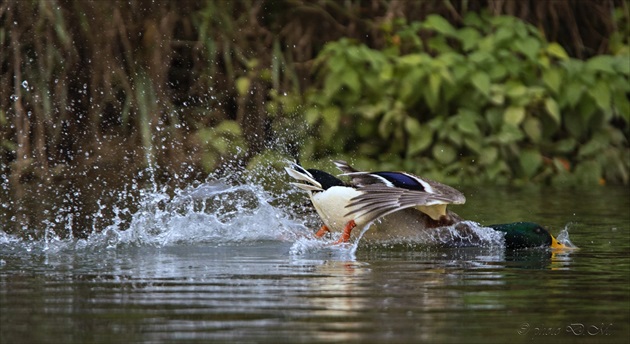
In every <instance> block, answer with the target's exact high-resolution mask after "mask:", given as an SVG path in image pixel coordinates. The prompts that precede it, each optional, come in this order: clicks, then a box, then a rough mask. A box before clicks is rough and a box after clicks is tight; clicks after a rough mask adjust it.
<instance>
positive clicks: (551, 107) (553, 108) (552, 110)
mask: <svg viewBox="0 0 630 344" xmlns="http://www.w3.org/2000/svg"><path fill="white" fill-rule="evenodd" d="M545 110H547V114H549V116H550V117H551V119H553V121H554V122H556V124H560V121H561V117H560V108H559V107H558V103H556V101H555V100H554V99H553V98H547V99H545Z"/></svg>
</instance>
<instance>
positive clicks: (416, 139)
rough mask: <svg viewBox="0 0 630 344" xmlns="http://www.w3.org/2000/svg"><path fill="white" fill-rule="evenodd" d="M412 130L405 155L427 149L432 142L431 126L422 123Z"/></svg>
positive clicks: (412, 154)
mask: <svg viewBox="0 0 630 344" xmlns="http://www.w3.org/2000/svg"><path fill="white" fill-rule="evenodd" d="M414 130H415V131H414V133H413V134H412V135H410V137H409V141H408V144H407V156H414V155H416V154H418V153H420V152H422V151H424V150H425V149H427V148H428V147H429V146H430V145H431V143H433V131H432V130H431V128H429V127H428V126H426V125H424V126H420V127H418V128H417V129H414Z"/></svg>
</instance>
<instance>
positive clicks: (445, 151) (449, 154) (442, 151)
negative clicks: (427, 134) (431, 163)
mask: <svg viewBox="0 0 630 344" xmlns="http://www.w3.org/2000/svg"><path fill="white" fill-rule="evenodd" d="M433 157H434V158H435V160H437V161H439V162H440V163H442V164H444V165H446V164H449V163H451V162H453V161H454V160H455V158H456V157H457V151H456V150H455V148H453V146H451V145H449V144H446V143H438V144H436V145H434V146H433Z"/></svg>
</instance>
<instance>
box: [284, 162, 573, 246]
mask: <svg viewBox="0 0 630 344" xmlns="http://www.w3.org/2000/svg"><path fill="white" fill-rule="evenodd" d="M334 163H335V165H336V166H337V167H338V168H339V169H340V170H341V171H342V172H344V173H343V174H342V175H346V176H349V177H351V182H350V183H344V182H343V181H342V180H340V179H339V178H337V177H335V176H333V175H332V174H329V173H327V172H324V171H321V170H316V169H305V168H303V167H302V166H300V165H299V164H297V163H290V166H288V167H285V170H286V171H287V173H288V174H289V175H290V176H291V177H293V178H294V179H296V180H298V181H299V182H294V183H291V184H293V185H295V186H297V187H299V188H300V189H303V190H306V191H307V192H308V193H309V196H310V199H311V203H312V204H313V206H314V208H315V210H316V211H317V213H318V215H319V216H320V218H321V219H322V221H323V222H324V225H323V226H322V227H321V228H320V230H318V231H317V233H316V234H315V235H316V236H317V237H321V236H323V235H325V234H326V233H328V232H330V231H332V232H341V233H342V235H341V237H340V238H339V240H338V241H337V242H336V243H344V242H347V241H348V240H349V239H350V236H351V233H352V232H353V229H355V228H356V229H362V228H363V227H365V226H366V225H368V224H369V223H371V222H375V223H374V224H373V225H372V227H371V228H370V230H369V231H367V232H366V233H365V234H364V238H365V239H366V240H388V239H395V238H409V237H413V236H418V235H419V234H421V233H430V234H435V233H431V232H428V231H426V230H427V229H431V228H440V227H441V228H446V227H447V226H452V228H451V229H452V230H454V231H455V233H458V234H459V235H457V238H454V239H453V240H452V242H451V245H450V246H475V245H477V244H479V242H480V238H478V234H477V233H476V232H475V231H473V230H472V227H471V225H470V223H469V222H468V221H462V219H461V218H460V217H459V216H458V215H457V214H455V213H454V212H452V211H451V210H448V209H446V206H447V205H448V204H462V203H464V202H465V197H464V196H463V194H462V193H461V192H459V191H457V190H456V189H454V188H452V187H450V186H448V185H444V184H441V183H438V182H435V181H431V180H428V179H425V178H420V177H418V176H414V175H412V174H410V173H406V172H361V171H357V170H355V169H354V168H352V167H351V166H350V165H348V164H347V163H346V162H344V161H335V162H334ZM453 225H454V226H453ZM488 227H489V228H492V229H494V230H495V231H497V232H502V233H505V242H506V247H508V248H524V247H537V246H546V247H553V248H563V247H565V246H564V245H563V244H561V243H559V242H558V240H557V239H556V238H554V237H553V235H551V234H550V233H549V232H548V231H547V230H546V229H544V228H543V227H542V226H540V225H538V224H535V223H531V222H514V223H506V224H496V225H490V226H488ZM356 232H358V231H357V230H355V231H354V233H356ZM451 233H453V232H451ZM462 238H465V239H464V240H462Z"/></svg>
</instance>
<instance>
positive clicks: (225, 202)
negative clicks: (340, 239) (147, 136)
mask: <svg viewBox="0 0 630 344" xmlns="http://www.w3.org/2000/svg"><path fill="white" fill-rule="evenodd" d="M464 191H465V194H466V196H467V198H468V203H467V204H466V205H465V206H460V207H457V208H456V209H455V210H456V211H457V212H458V213H459V214H460V215H462V216H464V217H465V218H467V219H470V220H473V221H477V222H480V223H498V222H509V221H516V220H530V221H535V222H538V223H541V224H544V225H545V226H547V227H548V228H550V230H551V232H552V233H553V234H554V235H557V234H559V233H561V232H562V233H563V237H564V238H565V239H567V237H568V239H570V241H571V242H573V243H574V244H575V245H577V246H579V247H580V249H579V250H574V251H566V252H550V251H548V250H541V249H532V250H521V251H506V250H505V249H504V248H503V247H502V246H501V245H495V246H490V247H480V248H460V249H440V248H436V247H430V246H426V245H422V244H421V243H413V244H407V245H405V244H396V245H391V244H369V245H367V244H360V245H358V247H357V246H355V245H348V246H345V247H330V246H329V245H327V244H326V243H325V242H322V241H321V240H314V239H311V238H309V237H308V236H307V234H308V233H310V232H311V230H312V229H315V228H316V226H317V225H318V223H317V218H316V217H315V216H314V215H313V214H312V213H309V212H308V211H305V210H304V209H302V208H295V207H292V206H291V205H290V204H291V203H294V199H295V198H296V197H297V199H302V200H304V199H303V198H305V195H303V194H299V193H297V194H292V195H291V196H290V197H289V198H291V202H289V200H284V199H283V196H282V195H280V196H279V195H274V194H272V193H269V192H267V191H264V190H263V188H261V187H259V186H257V185H232V184H229V183H220V182H211V183H206V184H202V185H198V186H195V187H191V188H189V189H187V190H181V191H180V192H176V193H175V194H174V195H173V194H171V195H170V196H169V195H166V194H164V193H162V192H160V191H157V190H153V191H152V192H148V193H147V194H146V195H145V197H144V198H142V199H141V200H140V201H139V202H140V204H139V206H138V208H139V210H138V211H137V212H135V213H134V214H133V216H132V219H131V221H130V223H127V224H125V225H124V226H123V225H122V224H121V223H122V221H116V219H110V220H112V221H110V224H109V225H108V226H107V227H106V228H104V229H103V230H102V231H100V233H95V234H92V235H90V236H89V237H88V238H87V239H60V238H57V237H56V236H55V235H52V234H50V235H47V236H45V238H43V239H37V240H35V239H33V240H26V239H20V238H18V237H16V236H14V235H9V234H7V233H5V232H4V231H0V324H1V327H0V342H2V343H86V342H99V343H120V342H130V343H133V342H165V343H166V342H169V343H170V342H228V341H229V342H245V343H247V342H251V343H254V342H256V343H258V342H292V343H293V342H344V343H348V342H398V343H408V342H432V343H433V342H453V343H455V342H484V343H505V342H515V343H532V342H537V343H539V342H572V343H627V341H628V338H629V336H630V333H629V322H630V212H629V211H628V209H630V194H629V192H628V189H627V188H608V187H602V188H596V189H586V188H585V189H582V190H562V189H560V190H558V189H554V190H546V189H545V190H543V189H535V190H520V189H519V190H510V189H497V188H495V189H486V188H483V189H482V188H468V189H464ZM123 227H124V228H123Z"/></svg>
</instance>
